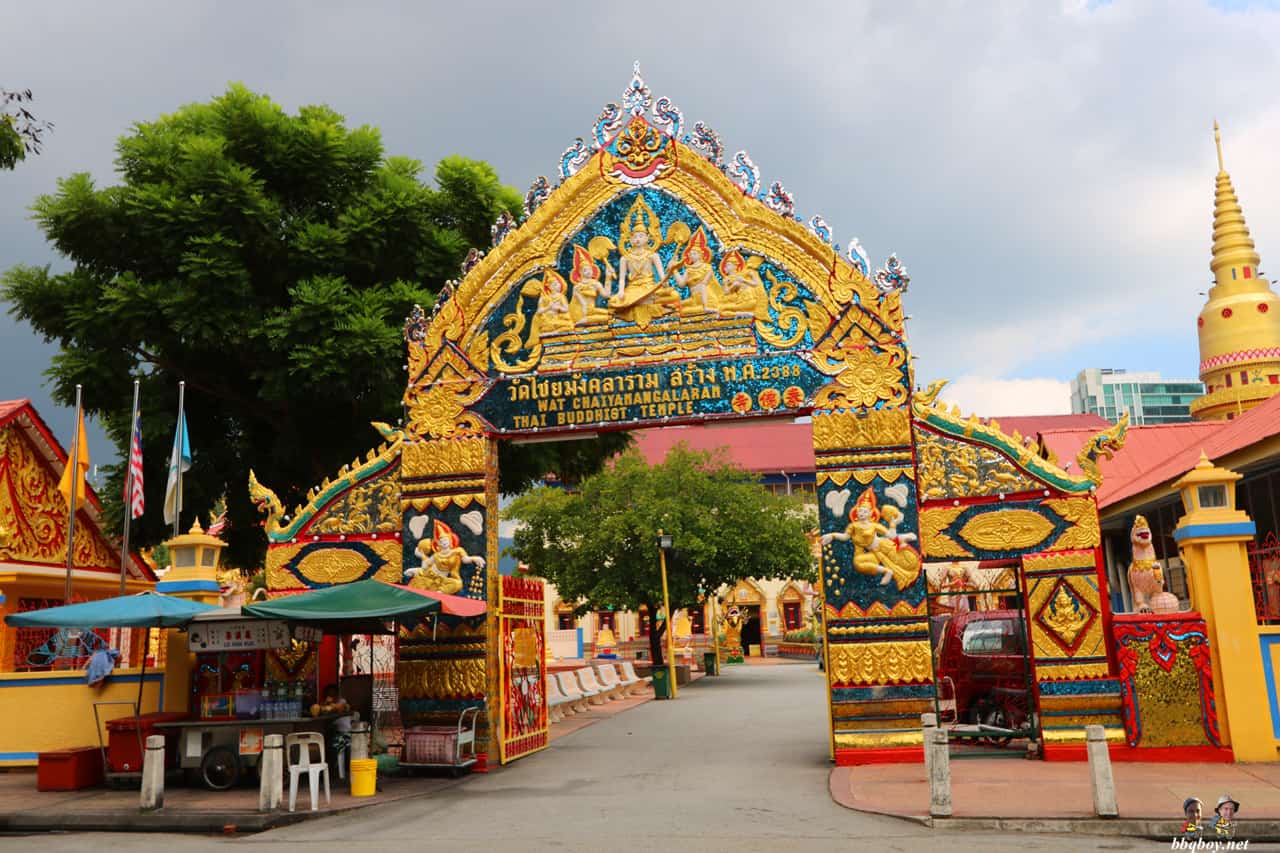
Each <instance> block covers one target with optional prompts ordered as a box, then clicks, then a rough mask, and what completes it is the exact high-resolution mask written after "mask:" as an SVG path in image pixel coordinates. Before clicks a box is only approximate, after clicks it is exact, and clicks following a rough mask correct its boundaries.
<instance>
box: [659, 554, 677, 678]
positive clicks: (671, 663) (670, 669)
mask: <svg viewBox="0 0 1280 853" xmlns="http://www.w3.org/2000/svg"><path fill="white" fill-rule="evenodd" d="M672 544H673V539H672V536H671V534H669V533H663V532H662V531H661V530H659V531H658V565H659V566H661V567H662V609H663V610H664V611H666V614H667V626H666V632H667V678H668V679H669V681H668V683H669V684H670V685H671V698H672V699H675V698H676V697H677V696H678V695H679V692H678V691H677V690H676V650H675V643H674V642H673V640H672V638H671V632H672V630H673V629H674V628H675V620H674V619H672V617H671V595H670V593H668V592H667V550H668V549H669V548H670V547H671V546H672Z"/></svg>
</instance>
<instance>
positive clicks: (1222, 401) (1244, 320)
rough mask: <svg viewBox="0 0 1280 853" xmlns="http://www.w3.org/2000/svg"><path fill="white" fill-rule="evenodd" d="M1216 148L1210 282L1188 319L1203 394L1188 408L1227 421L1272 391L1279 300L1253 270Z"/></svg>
mask: <svg viewBox="0 0 1280 853" xmlns="http://www.w3.org/2000/svg"><path fill="white" fill-rule="evenodd" d="M1213 137H1214V142H1215V143H1216V144H1217V148H1218V177H1217V190H1216V192H1215V194H1214V205H1213V259H1212V260H1211V261H1210V262H1209V269H1210V270H1212V271H1213V279H1214V284H1213V287H1212V288H1210V290H1209V300H1208V301H1207V302H1206V303H1205V306H1204V308H1203V309H1201V311H1200V318H1199V320H1197V321H1196V325H1197V326H1199V334H1200V378H1201V379H1202V380H1203V381H1204V383H1205V394H1204V396H1203V397H1200V398H1199V399H1197V400H1196V401H1195V402H1193V403H1192V404H1191V416H1192V417H1193V418H1195V419H1196V420H1202V421H1209V420H1224V419H1226V420H1230V419H1231V418H1235V417H1239V416H1240V415H1242V414H1244V413H1245V412H1246V411H1248V410H1249V409H1252V408H1253V407H1254V406H1256V405H1258V404H1259V403H1261V402H1263V401H1264V400H1268V399H1270V398H1272V397H1274V396H1275V395H1276V394H1280V299H1277V297H1276V294H1275V291H1273V290H1272V289H1271V285H1270V284H1269V283H1268V281H1267V279H1266V278H1265V277H1263V274H1262V272H1261V270H1259V269H1258V265H1259V264H1260V263H1261V260H1260V258H1259V256H1258V250H1257V248H1255V247H1254V244H1253V238H1252V237H1251V236H1250V235H1249V227H1248V226H1247V225H1245V221H1244V212H1243V211H1242V210H1241V208H1240V202H1239V200H1238V199H1237V198H1236V191H1235V187H1233V186H1232V185H1231V176H1230V175H1228V174H1227V170H1226V168H1225V167H1224V166H1223V162H1222V135H1221V133H1220V131H1219V130H1218V123H1217V122H1214V123H1213Z"/></svg>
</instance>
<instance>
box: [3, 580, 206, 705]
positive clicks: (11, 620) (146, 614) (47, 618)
mask: <svg viewBox="0 0 1280 853" xmlns="http://www.w3.org/2000/svg"><path fill="white" fill-rule="evenodd" d="M217 609H218V608H216V607H214V606H213V605H212V604H201V603H199V602H197V601H187V600H186V599H185V598H177V597H175V596H172V595H165V594H163V593H159V592H151V591H150V590H148V591H147V592H140V593H138V594H137V595H122V596H119V597H117V598H104V599H102V600H101V601H85V602H82V603H80V604H66V605H63V606H62V607H50V608H48V609H46V610H29V611H27V612H25V613H12V614H10V615H8V616H6V617H4V621H5V624H6V625H12V626H13V627H14V628H84V627H91V628H182V627H185V626H186V625H187V623H189V622H190V621H191V618H192V617H193V616H195V615H196V614H197V613H203V612H205V611H206V610H217ZM146 677H147V656H146V653H145V651H144V652H143V655H142V672H141V674H140V675H139V676H138V701H137V704H136V705H135V706H134V715H135V718H136V716H137V714H138V713H139V712H140V710H141V708H142V687H143V682H144V681H145V680H146Z"/></svg>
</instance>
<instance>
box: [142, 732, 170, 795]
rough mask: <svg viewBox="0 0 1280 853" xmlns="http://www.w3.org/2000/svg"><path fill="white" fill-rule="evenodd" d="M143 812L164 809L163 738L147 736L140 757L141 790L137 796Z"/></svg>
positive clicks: (160, 736) (161, 736)
mask: <svg viewBox="0 0 1280 853" xmlns="http://www.w3.org/2000/svg"><path fill="white" fill-rule="evenodd" d="M138 799H139V805H140V806H141V807H142V810H143V811H152V810H154V809H159V808H163V807H164V736H163V735H148V736H147V749H146V752H145V753H143V756H142V790H141V791H140V792H139V795H138Z"/></svg>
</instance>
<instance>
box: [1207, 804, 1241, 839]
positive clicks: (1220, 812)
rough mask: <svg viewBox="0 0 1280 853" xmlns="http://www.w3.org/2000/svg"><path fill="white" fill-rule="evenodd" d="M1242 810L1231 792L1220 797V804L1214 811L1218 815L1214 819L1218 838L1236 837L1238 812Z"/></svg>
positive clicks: (1214, 830)
mask: <svg viewBox="0 0 1280 853" xmlns="http://www.w3.org/2000/svg"><path fill="white" fill-rule="evenodd" d="M1239 811H1240V804H1239V803H1237V802H1236V801H1235V800H1233V799H1231V795H1230V794H1223V795H1222V796H1221V797H1218V804H1217V806H1215V807H1214V809H1213V812H1214V814H1216V815H1217V817H1216V818H1214V821H1213V832H1214V835H1216V836H1217V837H1218V838H1235V837H1236V814H1237V813H1238V812H1239Z"/></svg>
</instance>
